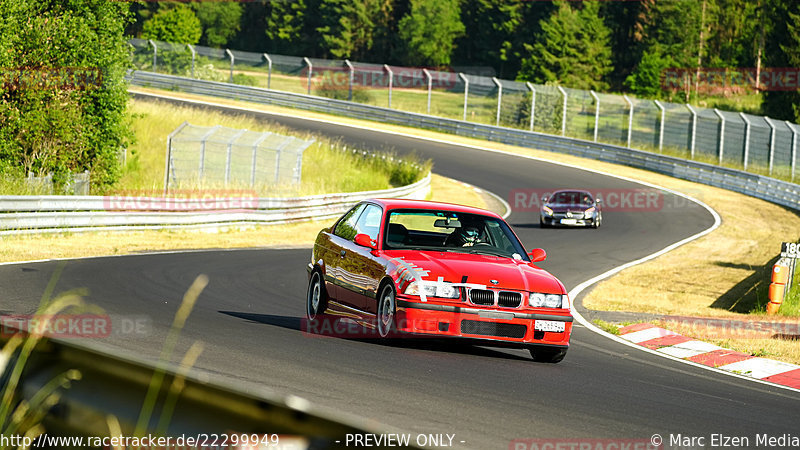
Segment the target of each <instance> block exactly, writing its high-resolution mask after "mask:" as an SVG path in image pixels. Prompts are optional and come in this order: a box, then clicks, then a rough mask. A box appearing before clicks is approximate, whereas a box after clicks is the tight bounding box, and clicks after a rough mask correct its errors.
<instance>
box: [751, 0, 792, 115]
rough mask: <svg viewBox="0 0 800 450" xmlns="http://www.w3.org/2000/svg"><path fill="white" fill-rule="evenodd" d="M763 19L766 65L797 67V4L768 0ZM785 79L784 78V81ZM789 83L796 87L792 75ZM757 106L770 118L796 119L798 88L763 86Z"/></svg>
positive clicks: (790, 1) (790, 0)
mask: <svg viewBox="0 0 800 450" xmlns="http://www.w3.org/2000/svg"><path fill="white" fill-rule="evenodd" d="M765 13H766V19H767V20H768V21H769V22H771V23H772V24H773V25H772V29H771V30H770V32H769V35H768V36H767V39H766V41H765V42H766V46H765V48H764V54H765V62H766V65H767V67H775V68H780V67H800V3H797V2H796V1H794V0H768V1H767V10H766V12H765ZM787 81H788V80H787ZM790 83H794V85H795V86H796V84H797V79H796V78H795V79H794V80H793V81H790ZM764 89H765V90H764V96H763V100H762V104H761V107H762V109H763V110H764V113H765V114H767V115H768V116H770V117H774V118H776V119H783V120H792V121H794V122H800V91H798V90H797V89H791V90H782V89H781V90H779V89H778V86H776V85H775V84H771V85H767V86H764Z"/></svg>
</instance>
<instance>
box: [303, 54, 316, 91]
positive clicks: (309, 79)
mask: <svg viewBox="0 0 800 450" xmlns="http://www.w3.org/2000/svg"><path fill="white" fill-rule="evenodd" d="M303 61H304V62H305V63H306V65H307V66H308V90H307V93H308V95H311V72H312V71H313V70H314V66H312V65H311V60H310V59H308V57H303Z"/></svg>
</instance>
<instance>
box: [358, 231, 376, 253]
mask: <svg viewBox="0 0 800 450" xmlns="http://www.w3.org/2000/svg"><path fill="white" fill-rule="evenodd" d="M353 242H355V243H356V245H360V246H362V247H367V248H370V249H372V250H375V249H376V248H378V244H377V243H376V242H375V241H373V240H372V238H370V237H369V235H368V234H364V233H359V234H357V235H356V238H355V239H354V240H353Z"/></svg>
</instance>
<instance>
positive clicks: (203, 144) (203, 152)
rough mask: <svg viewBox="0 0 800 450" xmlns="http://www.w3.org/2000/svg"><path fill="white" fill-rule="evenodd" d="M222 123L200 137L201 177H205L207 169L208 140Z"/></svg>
mask: <svg viewBox="0 0 800 450" xmlns="http://www.w3.org/2000/svg"><path fill="white" fill-rule="evenodd" d="M220 127H221V125H216V126H213V127H211V129H210V130H208V131H206V134H204V135H202V136H201V137H200V168H199V171H200V178H203V172H204V171H205V164H206V141H208V138H209V137H211V135H212V134H214V133H215V132H216V131H217V130H218V129H220Z"/></svg>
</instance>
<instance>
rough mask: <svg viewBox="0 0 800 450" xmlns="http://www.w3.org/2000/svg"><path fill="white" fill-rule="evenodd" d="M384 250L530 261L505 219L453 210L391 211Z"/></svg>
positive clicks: (385, 234)
mask: <svg viewBox="0 0 800 450" xmlns="http://www.w3.org/2000/svg"><path fill="white" fill-rule="evenodd" d="M384 249H386V250H400V249H403V250H408V249H415V250H434V251H446V252H459V253H477V254H486V255H493V256H502V257H507V258H514V259H517V260H523V261H528V257H527V255H526V254H525V249H524V248H523V247H522V244H520V242H519V240H518V239H517V237H516V236H515V235H514V233H513V232H512V231H511V228H510V227H509V226H508V224H506V223H505V221H503V220H502V219H497V218H494V217H489V216H483V215H479V214H467V213H458V212H453V211H432V210H395V211H391V212H390V213H389V215H388V218H387V224H386V233H384Z"/></svg>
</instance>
